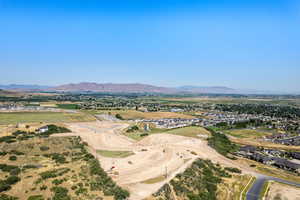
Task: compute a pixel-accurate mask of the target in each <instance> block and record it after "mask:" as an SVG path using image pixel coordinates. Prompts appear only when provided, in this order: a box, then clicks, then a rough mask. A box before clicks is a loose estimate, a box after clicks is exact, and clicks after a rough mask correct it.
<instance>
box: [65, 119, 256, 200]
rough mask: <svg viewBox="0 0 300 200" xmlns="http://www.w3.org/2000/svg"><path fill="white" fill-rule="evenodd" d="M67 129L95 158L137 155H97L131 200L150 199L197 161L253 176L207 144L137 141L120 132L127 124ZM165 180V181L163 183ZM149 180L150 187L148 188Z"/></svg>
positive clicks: (159, 137) (165, 138) (171, 138)
mask: <svg viewBox="0 0 300 200" xmlns="http://www.w3.org/2000/svg"><path fill="white" fill-rule="evenodd" d="M67 126H68V128H69V129H71V130H72V131H73V133H71V134H69V135H79V136H81V138H82V139H83V140H84V141H86V142H87V143H88V144H89V145H90V146H91V147H92V151H93V153H94V154H96V150H110V151H132V152H133V153H134V155H131V156H128V157H125V158H108V157H103V156H101V155H99V154H98V155H97V158H98V159H99V160H100V162H101V165H102V167H103V168H104V169H105V170H106V171H107V172H108V173H109V174H110V175H111V177H113V179H114V180H115V181H116V182H117V183H118V184H119V185H120V186H122V187H124V188H128V190H129V191H130V193H131V197H130V199H143V198H146V197H148V196H150V195H151V194H152V193H154V192H156V191H157V190H158V189H159V188H160V187H161V186H163V185H164V184H165V183H166V182H168V181H169V180H171V179H172V178H174V176H175V175H176V174H178V173H180V172H183V171H184V170H185V169H186V168H187V167H188V166H189V165H190V164H191V163H192V162H193V161H194V160H195V159H196V158H197V157H200V158H202V159H210V160H212V161H213V162H216V163H220V164H222V165H224V166H228V167H238V168H240V169H242V170H243V171H244V172H246V173H252V172H251V170H250V169H249V168H244V167H243V165H239V164H237V163H236V162H234V161H232V160H229V159H227V158H225V157H223V156H221V155H219V154H218V153H217V152H215V151H214V150H213V149H212V148H210V147H208V145H207V143H206V141H205V140H201V139H195V138H191V137H183V136H178V135H171V134H165V133H164V134H154V135H150V136H148V137H145V138H144V139H142V140H140V141H135V140H132V139H130V138H128V137H126V136H124V135H121V130H122V129H124V128H126V127H127V126H128V124H125V123H114V122H104V121H102V122H99V121H97V122H87V123H69V124H67ZM64 135H66V134H64ZM112 168H114V169H112ZM162 176H165V177H166V178H165V179H163V178H161V177H162ZM147 180H148V181H147ZM149 180H151V182H150V183H151V184H147V183H149ZM152 180H157V182H156V181H152Z"/></svg>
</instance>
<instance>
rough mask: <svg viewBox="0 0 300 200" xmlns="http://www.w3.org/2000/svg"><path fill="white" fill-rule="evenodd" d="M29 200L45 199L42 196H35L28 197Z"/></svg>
mask: <svg viewBox="0 0 300 200" xmlns="http://www.w3.org/2000/svg"><path fill="white" fill-rule="evenodd" d="M27 200H44V197H43V196H42V195H34V196H30V197H28V199H27Z"/></svg>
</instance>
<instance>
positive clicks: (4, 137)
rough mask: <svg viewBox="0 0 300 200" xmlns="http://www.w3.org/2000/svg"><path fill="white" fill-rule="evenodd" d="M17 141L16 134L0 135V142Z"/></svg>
mask: <svg viewBox="0 0 300 200" xmlns="http://www.w3.org/2000/svg"><path fill="white" fill-rule="evenodd" d="M16 141H17V140H16V136H12V135H9V136H3V137H0V143H1V142H6V143H13V142H16Z"/></svg>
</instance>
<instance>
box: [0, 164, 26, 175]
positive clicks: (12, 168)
mask: <svg viewBox="0 0 300 200" xmlns="http://www.w3.org/2000/svg"><path fill="white" fill-rule="evenodd" d="M0 169H1V170H2V171H3V172H9V173H10V174H11V175H17V174H19V173H20V172H21V170H20V168H19V167H18V166H15V165H7V164H0ZM16 172H17V173H16Z"/></svg>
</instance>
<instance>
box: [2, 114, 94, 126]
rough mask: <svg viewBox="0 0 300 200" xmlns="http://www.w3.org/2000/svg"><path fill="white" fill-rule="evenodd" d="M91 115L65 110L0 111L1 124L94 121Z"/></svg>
mask: <svg viewBox="0 0 300 200" xmlns="http://www.w3.org/2000/svg"><path fill="white" fill-rule="evenodd" d="M93 120H95V118H93V117H92V116H90V115H87V114H83V113H63V112H5V113H0V125H5V124H18V123H34V122H47V123H56V122H80V121H93Z"/></svg>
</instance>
